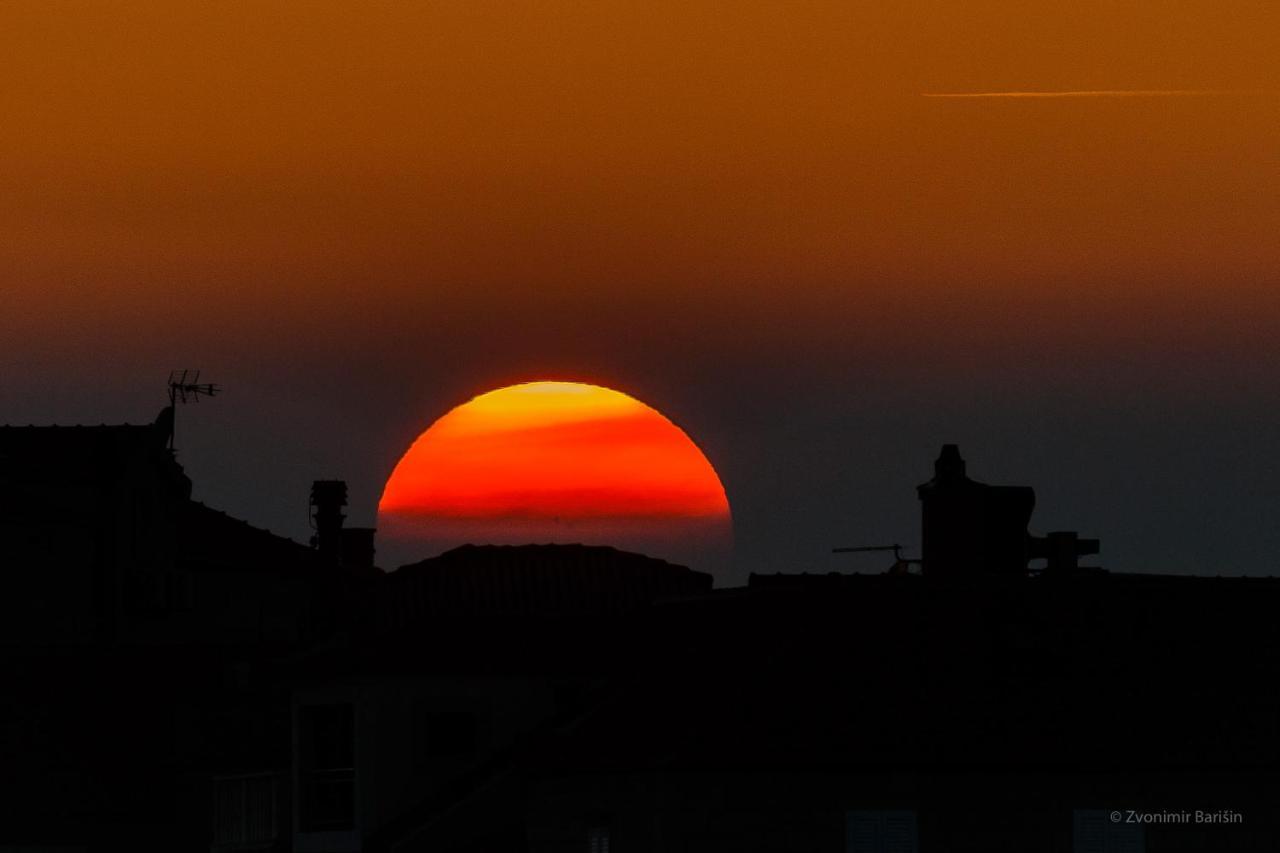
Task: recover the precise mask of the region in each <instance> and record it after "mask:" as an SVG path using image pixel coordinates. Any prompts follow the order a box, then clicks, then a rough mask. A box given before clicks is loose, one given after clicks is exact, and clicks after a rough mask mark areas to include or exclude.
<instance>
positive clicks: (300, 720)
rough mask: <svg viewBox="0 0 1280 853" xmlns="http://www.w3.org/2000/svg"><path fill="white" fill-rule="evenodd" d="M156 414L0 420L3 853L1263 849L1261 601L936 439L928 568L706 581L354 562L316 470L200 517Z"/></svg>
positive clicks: (365, 540)
mask: <svg viewBox="0 0 1280 853" xmlns="http://www.w3.org/2000/svg"><path fill="white" fill-rule="evenodd" d="M170 430H171V412H169V413H167V414H165V415H162V416H161V418H159V419H158V420H157V421H156V422H155V423H153V424H147V425H141V426H103V427H3V428H0V561H2V562H0V566H2V567H3V575H0V577H2V578H3V581H2V582H3V584H4V588H3V590H0V607H3V608H4V609H3V615H4V619H3V624H2V625H0V631H3V634H2V635H0V666H2V667H3V676H4V685H5V690H4V701H3V704H2V705H0V738H2V739H0V766H2V767H3V768H4V775H5V786H4V791H3V794H4V796H3V797H0V851H13V850H24V851H27V850H41V851H53V850H59V851H64V852H65V851H73V850H84V851H90V850H95V851H96V850H112V851H114V850H130V851H152V850H155V851H160V850H165V851H182V850H191V851H195V850H201V851H213V852H214V853H221V851H244V850H261V851H314V853H321V851H328V852H329V853H337V851H418V850H421V851H459V852H460V851H538V852H539V853H543V851H545V853H559V851H566V853H568V851H580V853H604V851H614V853H618V851H622V853H626V851H685V850H689V851H692V850H713V851H744V850H746V851H790V850H794V851H832V853H835V852H836V851H846V853H879V852H880V851H884V853H888V851H895V853H904V851H944V850H945V851H968V850H973V851H978V850H982V851H991V850H1043V851H1063V852H1064V853H1065V851H1087V852H1088V853H1094V851H1097V852H1098V853H1103V851H1135V853H1136V851H1144V850H1149V851H1203V850H1214V851H1244V850H1263V849H1274V847H1275V845H1276V842H1277V841H1280V814H1278V813H1277V811H1276V809H1275V808H1274V803H1275V802H1276V800H1277V796H1278V795H1280V775H1278V774H1280V724H1278V723H1277V721H1278V720H1280V689H1278V688H1277V679H1276V675H1277V672H1278V671H1280V622H1278V621H1277V620H1276V619H1275V612H1276V608H1277V605H1278V604H1280V584H1278V582H1277V581H1275V580H1273V579H1270V578H1216V577H1215V578H1193V577H1172V576H1162V575H1159V574H1149V575H1130V574H1119V573H1112V572H1106V571H1103V570H1101V569H1084V568H1081V567H1079V566H1078V560H1079V558H1080V557H1081V556H1087V555H1091V554H1095V553H1097V552H1098V550H1099V543H1098V542H1097V541H1096V540H1086V539H1081V538H1080V537H1079V536H1078V535H1076V534H1075V533H1074V532H1059V533H1050V534H1048V535H1047V536H1044V537H1037V536H1034V535H1032V534H1031V533H1029V532H1028V531H1029V525H1030V523H1031V516H1032V510H1033V508H1034V494H1033V493H1032V491H1031V490H1030V489H1029V488H1025V487H1003V486H988V485H985V484H982V483H978V482H976V481H974V480H971V479H969V477H968V476H967V473H966V470H965V464H964V461H963V459H962V458H961V456H960V453H959V450H958V448H956V447H954V446H952V445H947V446H944V448H943V450H942V453H941V455H940V457H939V458H938V460H937V463H936V464H935V476H934V478H933V479H932V480H930V481H929V482H928V483H925V484H924V485H922V486H920V487H919V489H918V496H919V498H920V502H921V512H922V546H923V550H922V555H921V556H922V570H921V572H920V573H918V574H916V573H904V572H894V573H885V574H879V575H839V574H805V573H795V572H786V571H783V572H779V573H775V574H759V575H753V576H751V578H750V580H749V582H748V584H747V585H746V586H743V587H738V588H731V589H712V588H711V582H710V578H709V576H707V575H705V574H702V573H699V572H695V571H691V570H689V569H687V568H684V567H681V566H675V565H672V564H669V563H665V562H663V561H659V560H653V559H650V558H647V557H643V556H640V555H636V554H628V553H624V552H620V551H616V550H614V549H610V548H598V547H584V546H522V547H477V546H467V547H463V548H460V549H456V550H454V551H451V552H448V553H446V554H443V555H440V556H439V557H435V558H432V559H428V560H424V561H421V562H419V563H415V564H411V565H408V566H404V567H401V568H400V569H399V570H398V571H394V572H383V571H381V570H379V569H377V568H375V567H374V557H375V554H376V551H375V547H374V546H375V542H374V536H373V531H371V530H368V529H356V528H347V527H346V526H345V518H344V507H345V505H346V500H347V496H346V489H345V485H343V484H342V483H341V482H340V481H334V480H318V481H316V483H315V485H314V487H313V490H312V494H311V504H312V507H313V519H314V523H315V528H316V536H315V541H314V543H313V544H311V545H304V544H300V543H296V542H293V541H291V540H289V539H287V538H284V537H280V536H276V535H274V534H272V533H270V532H268V531H265V530H261V529H258V528H256V527H253V526H252V525H250V524H248V523H246V522H243V521H240V520H237V519H235V518H233V517H231V516H228V515H226V514H224V513H222V512H220V511H217V510H215V509H212V508H210V507H207V506H204V505H203V504H200V503H198V502H195V501H193V500H192V499H191V493H192V490H191V481H190V479H189V478H188V477H187V475H186V473H185V472H184V471H183V469H182V467H181V465H179V464H178V462H177V461H176V459H175V458H174V455H173V454H172V452H171V451H170V450H169V449H168V439H169V435H170ZM1038 559H1043V560H1044V561H1045V562H1044V567H1043V568H1039V567H1038V566H1037V567H1033V566H1032V565H1031V564H1032V563H1033V562H1034V561H1036V560H1038ZM780 568H783V569H786V568H789V567H780ZM1151 568H1152V569H1153V570H1158V568H1159V567H1158V566H1153V567H1151ZM1184 814H1185V815H1187V816H1188V817H1187V819H1185V820H1181V819H1179V818H1180V817H1181V816H1182V815H1184ZM1197 814H1198V815H1200V816H1204V818H1205V819H1199V818H1198V817H1197ZM1115 815H1119V819H1113V818H1114V817H1115Z"/></svg>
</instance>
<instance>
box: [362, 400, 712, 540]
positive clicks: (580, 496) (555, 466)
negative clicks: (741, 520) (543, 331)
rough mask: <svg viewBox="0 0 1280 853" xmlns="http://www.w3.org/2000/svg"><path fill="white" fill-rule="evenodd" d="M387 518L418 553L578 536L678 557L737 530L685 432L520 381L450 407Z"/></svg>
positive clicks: (399, 473)
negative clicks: (467, 544)
mask: <svg viewBox="0 0 1280 853" xmlns="http://www.w3.org/2000/svg"><path fill="white" fill-rule="evenodd" d="M378 515H379V527H380V528H381V530H382V532H383V534H384V535H386V536H389V537H390V538H391V539H393V540H395V541H398V542H401V543H405V544H411V543H420V550H427V549H431V548H437V549H438V548H441V547H447V546H448V545H451V544H461V543H462V542H526V541H550V542H554V541H574V542H590V543H597V544H612V545H618V546H620V547H628V548H635V549H643V550H646V551H649V552H650V553H654V554H656V555H658V556H668V557H676V558H680V557H683V556H685V555H687V554H688V553H689V552H690V549H693V550H695V551H705V550H706V546H707V545H708V543H710V542H720V543H721V544H724V543H725V542H727V540H728V532H729V524H730V522H729V503H728V500H727V498H726V497H725V492H724V487H723V486H722V485H721V483H720V478H719V477H718V476H717V475H716V472H715V469H714V468H712V466H711V463H710V462H708V461H707V458H706V456H704V455H703V453H702V451H701V450H699V449H698V447H697V445H695V444H694V443H693V441H692V440H691V439H690V438H689V437H688V436H687V435H686V434H685V433H684V432H683V431H682V430H681V429H680V428H679V427H677V426H676V425H675V424H673V423H672V422H671V421H670V420H668V419H667V418H665V417H663V416H662V415H661V414H660V413H659V412H657V411H656V410H655V409H653V408H651V407H649V406H646V405H645V404H644V403H641V402H639V401H638V400H635V399H634V398H632V397H629V396H627V395H626V394H623V393H621V392H618V391H613V390H610V389H608V388H603V387H600V386H598V385H587V384H583V383H576V382H530V383H526V384H522V385H513V386H510V387H507V388H500V389H498V390H495V391H490V392H489V393H487V394H482V395H480V396H478V397H476V398H474V399H472V400H471V401H469V402H467V403H464V404H463V405H461V406H458V407H457V408H455V409H453V410H452V411H450V412H449V413H448V414H446V415H445V416H444V417H442V418H440V419H439V420H437V421H436V422H435V423H434V424H432V425H431V427H430V428H429V429H427V430H426V431H425V432H424V433H422V435H420V436H419V437H418V439H417V441H415V442H414V443H413V446H412V447H410V448H409V450H408V452H407V453H405V455H404V456H403V457H402V458H401V459H400V462H399V463H398V464H397V465H396V467H395V470H394V471H393V472H392V474H391V476H390V478H388V480H387V483H386V487H385V489H384V490H383V493H382V499H381V501H380V502H379V505H378ZM417 556H426V553H420V554H417Z"/></svg>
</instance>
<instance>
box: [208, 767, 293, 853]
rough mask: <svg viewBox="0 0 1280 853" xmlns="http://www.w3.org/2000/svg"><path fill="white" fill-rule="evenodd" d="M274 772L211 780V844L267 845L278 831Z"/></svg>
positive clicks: (273, 839) (272, 840)
mask: <svg viewBox="0 0 1280 853" xmlns="http://www.w3.org/2000/svg"><path fill="white" fill-rule="evenodd" d="M276 792H277V779H276V774H274V773H257V774H253V775H246V776H225V777H222V778H217V779H214V780H213V844H214V846H215V847H220V846H245V845H257V844H261V845H270V844H271V843H272V842H274V841H275V839H276V833H277V832H278V831H279V826H280V824H279V817H278V815H277V813H276V809H277V804H278V798H277V793H276Z"/></svg>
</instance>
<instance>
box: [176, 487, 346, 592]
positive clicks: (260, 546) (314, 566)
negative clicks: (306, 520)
mask: <svg viewBox="0 0 1280 853" xmlns="http://www.w3.org/2000/svg"><path fill="white" fill-rule="evenodd" d="M178 535H179V538H180V541H182V543H183V547H182V550H181V556H180V559H181V560H182V561H183V562H184V563H186V564H187V565H188V566H190V567H192V568H196V569H201V570H206V571H237V572H266V573H272V574H297V573H305V572H315V571H317V570H318V569H319V568H321V567H322V566H324V565H326V563H325V561H324V560H322V559H321V556H320V553H319V552H318V551H316V550H315V549H314V548H310V547H308V546H306V545H303V544H301V543H299V542H295V541H293V540H292V539H289V538H287V537H284V536H280V535H277V534H275V533H272V532H271V531H269V530H263V529H262V528H259V527H254V526H253V525H252V524H250V523H249V522H247V521H242V520H241V519H238V518H234V517H232V516H230V515H227V514H226V513H225V512H222V511H220V510H216V509H213V508H212V507H208V506H205V505H204V504H203V503H200V502H199V501H186V502H184V503H183V505H182V507H181V510H180V511H179V515H178Z"/></svg>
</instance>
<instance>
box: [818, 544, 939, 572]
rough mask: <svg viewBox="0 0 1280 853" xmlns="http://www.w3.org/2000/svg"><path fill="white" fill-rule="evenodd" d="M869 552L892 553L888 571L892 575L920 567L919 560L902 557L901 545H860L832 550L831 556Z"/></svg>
mask: <svg viewBox="0 0 1280 853" xmlns="http://www.w3.org/2000/svg"><path fill="white" fill-rule="evenodd" d="M869 551H892V552H893V567H892V568H891V569H890V570H889V571H890V572H891V573H893V574H905V573H907V572H908V571H910V567H911V566H918V565H920V561H919V560H913V559H910V558H904V557H903V556H902V546H901V545H860V546H858V547H856V548H832V549H831V553H832V554H862V553H866V552H869Z"/></svg>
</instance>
